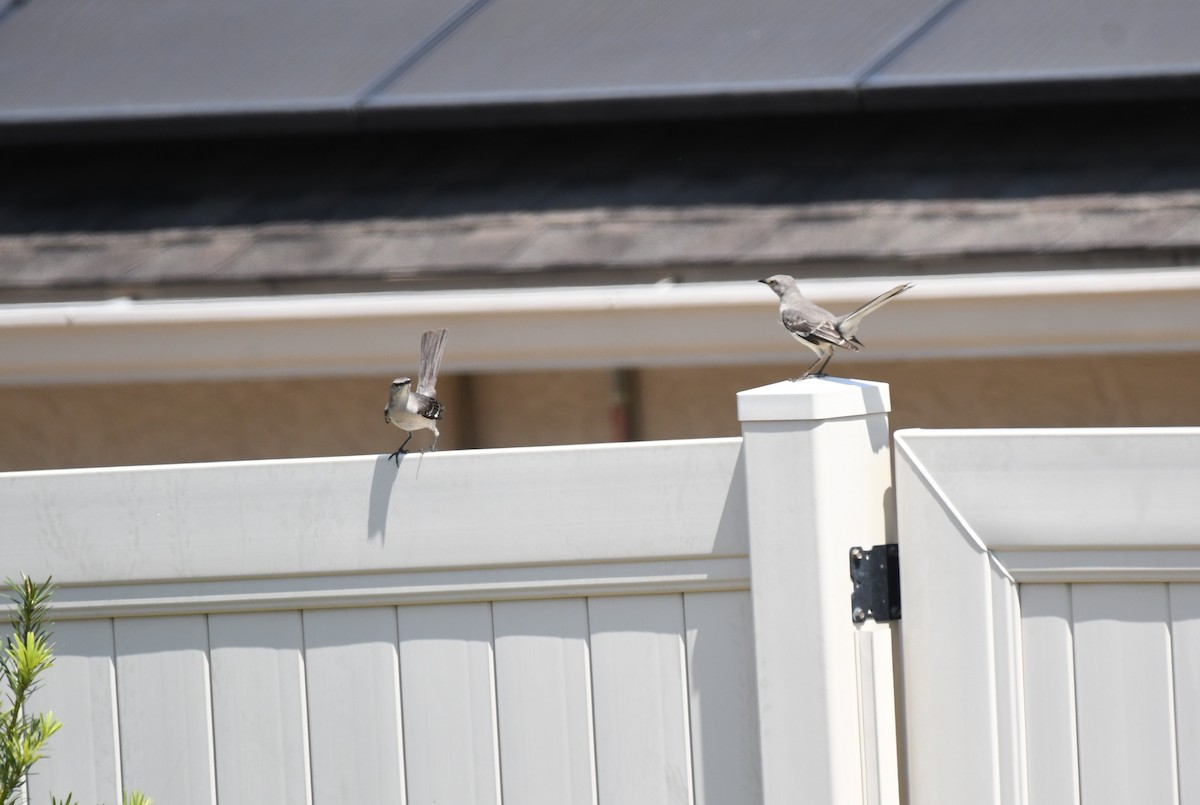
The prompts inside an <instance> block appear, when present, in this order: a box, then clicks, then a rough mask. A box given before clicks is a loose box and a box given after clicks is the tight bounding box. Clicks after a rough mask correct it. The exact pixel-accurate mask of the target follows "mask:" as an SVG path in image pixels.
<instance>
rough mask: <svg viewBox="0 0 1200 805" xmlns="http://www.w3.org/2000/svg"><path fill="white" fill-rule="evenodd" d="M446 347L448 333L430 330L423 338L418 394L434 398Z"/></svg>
mask: <svg viewBox="0 0 1200 805" xmlns="http://www.w3.org/2000/svg"><path fill="white" fill-rule="evenodd" d="M445 346H446V331H445V329H441V330H430V331H429V332H427V333H425V334H424V335H423V336H421V374H420V375H419V376H418V380H417V393H418V394H424V395H426V396H428V397H433V396H434V388H435V387H436V386H437V376H438V369H439V368H440V367H441V365H442V350H443V349H444V348H445Z"/></svg>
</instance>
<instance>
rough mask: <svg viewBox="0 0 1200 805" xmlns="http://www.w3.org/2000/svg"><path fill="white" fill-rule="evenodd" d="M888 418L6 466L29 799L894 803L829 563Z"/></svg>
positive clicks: (871, 651) (866, 534)
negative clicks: (48, 652) (34, 597)
mask: <svg viewBox="0 0 1200 805" xmlns="http://www.w3.org/2000/svg"><path fill="white" fill-rule="evenodd" d="M887 407H888V399H887V390H886V387H882V386H878V385H874V384H864V383H855V382H850V381H808V382H806V383H803V384H797V383H782V384H778V385H776V386H770V387H767V388H764V389H758V390H755V391H752V392H745V393H743V394H742V395H740V396H739V411H740V415H741V418H742V419H743V422H744V436H743V438H734V439H715V440H698V441H687V442H660V443H640V444H623V445H593V446H576V447H562V448H534V449H519V450H484V451H462V452H447V453H438V454H429V455H425V456H420V455H410V456H407V457H405V458H404V459H403V461H402V462H401V464H400V467H399V469H397V468H396V467H395V466H394V465H393V464H392V463H390V462H388V461H387V460H386V459H385V458H383V457H375V456H367V457H351V458H332V459H310V460H290V461H269V462H242V463H232V464H209V465H180V466H158V467H136V468H114V469H106V470H79V471H55V472H31V473H13V474H7V475H2V476H0V510H2V511H3V512H4V526H3V531H2V532H0V556H3V564H4V572H5V573H7V574H8V575H16V574H18V573H27V574H29V575H30V576H32V577H34V578H35V579H40V578H44V577H45V576H47V575H51V574H52V575H53V576H54V580H55V581H56V582H57V583H58V584H59V585H60V591H59V593H58V595H57V598H56V605H55V608H54V619H55V626H54V639H55V642H56V643H57V654H58V660H57V663H56V665H55V667H54V668H53V669H52V671H51V673H50V674H49V677H48V679H47V683H46V685H45V687H44V688H43V689H42V690H41V691H39V692H38V693H37V694H36V695H35V699H34V701H33V706H34V708H35V709H37V710H46V709H53V711H54V712H55V714H56V716H58V717H59V718H60V719H61V720H62V721H63V722H64V723H65V726H64V728H63V729H62V731H61V732H60V733H59V734H57V735H56V736H54V738H53V739H52V744H51V747H50V756H49V757H48V758H47V759H45V760H43V761H41V762H40V763H39V764H38V765H37V766H36V774H35V775H34V776H33V777H32V778H31V780H30V782H29V795H30V800H31V802H33V803H36V804H37V805H42V804H43V803H48V802H49V800H50V796H51V795H54V796H57V797H60V798H61V797H64V796H65V795H66V794H67V793H68V792H71V793H73V795H74V796H75V798H76V800H78V801H80V802H82V803H100V802H106V803H110V805H111V803H114V802H117V801H118V800H119V799H120V792H121V791H122V789H137V790H141V791H143V792H144V793H146V794H148V795H150V796H152V797H153V798H154V800H155V802H156V803H159V804H160V805H192V804H193V803H195V804H199V803H220V804H221V805H231V804H232V803H255V805H261V804H262V803H310V802H311V803H318V805H320V804H323V803H338V804H339V805H340V804H342V803H346V804H349V803H354V804H355V805H363V804H364V803H412V805H432V804H433V803H448V804H450V805H489V804H490V803H501V802H504V803H509V805H517V804H519V803H530V804H536V803H545V805H570V804H571V803H603V804H604V805H639V804H640V803H645V805H669V804H672V803H679V804H681V805H682V804H684V803H686V804H688V805H691V804H692V803H695V804H696V805H739V804H740V803H757V802H771V803H781V804H782V803H787V802H820V803H823V804H824V803H829V804H830V805H841V803H846V804H847V805H849V803H855V805H860V804H861V803H864V802H869V803H891V802H895V801H896V796H897V789H896V760H895V725H894V703H893V698H892V696H893V694H892V682H891V679H892V674H891V659H890V657H891V642H890V634H889V632H888V631H887V630H886V628H884V627H878V628H876V625H875V624H869V625H866V626H855V625H854V624H852V623H851V620H850V618H849V599H848V594H849V579H848V575H847V574H848V569H847V568H848V564H847V561H848V560H847V555H848V550H849V548H850V546H851V545H854V544H868V545H869V544H871V543H872V542H882V541H883V540H884V538H885V536H886V533H885V530H886V522H887V517H886V512H887V510H888V506H889V500H888V486H889V484H890V472H889V460H890V453H889V450H888V440H887V422H886V411H887ZM831 469H833V470H835V472H830V471H829V470H831Z"/></svg>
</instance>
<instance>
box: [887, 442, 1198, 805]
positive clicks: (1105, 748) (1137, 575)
mask: <svg viewBox="0 0 1200 805" xmlns="http://www.w3.org/2000/svg"><path fill="white" fill-rule="evenodd" d="M896 500H897V508H898V520H899V527H900V542H901V548H902V556H903V559H902V562H901V570H902V575H903V584H904V616H903V619H902V620H901V622H900V623H901V629H900V631H901V633H902V634H903V644H904V650H903V669H904V692H905V697H904V701H905V709H904V716H905V721H906V723H907V757H908V763H907V770H908V781H909V800H910V802H912V803H914V805H916V804H917V803H920V805H961V803H968V802H969V803H973V804H976V805H991V804H992V803H995V805H1001V804H1002V803H1003V804H1004V805H1007V804H1008V803H1029V804H1030V805H1062V804H1065V805H1071V804H1072V803H1084V805H1131V804H1132V803H1136V804H1137V805H1197V803H1200V764H1198V763H1197V759H1198V758H1200V429H1198V428H1161V429H1156V428H1139V429H1134V428H1130V429H1120V430H1117V429H1092V430H1089V429H1077V430H995V431H907V432H905V431H902V432H900V433H897V434H896Z"/></svg>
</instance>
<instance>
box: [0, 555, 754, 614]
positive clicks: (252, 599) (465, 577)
mask: <svg viewBox="0 0 1200 805" xmlns="http://www.w3.org/2000/svg"><path fill="white" fill-rule="evenodd" d="M749 588H750V567H749V562H748V561H747V559H746V558H745V557H741V558H707V559H680V560H664V561H644V562H599V563H587V564H582V563H581V564H571V565H566V564H564V565H527V566H522V567H500V568H473V569H467V570H434V571H429V570H426V571H402V572H395V573H366V574H335V575H327V576H299V577H287V578H267V579H231V580H219V581H192V582H187V581H182V582H157V583H146V584H111V585H80V586H65V587H59V588H58V589H57V591H56V592H55V594H54V614H53V618H54V619H55V620H56V621H60V620H74V619H80V618H82V619H87V618H121V617H140V616H147V615H191V614H214V613H231V612H265V611H272V610H292V609H330V608H342V607H373V606H396V605H413V604H448V603H462V602H470V601H506V600H517V599H545V598H575V597H596V596H609V595H655V594H663V593H695V592H723V591H729V590H748V589H749ZM12 607H13V605H11V604H3V605H0V613H5V612H8V611H10V610H11V609H12Z"/></svg>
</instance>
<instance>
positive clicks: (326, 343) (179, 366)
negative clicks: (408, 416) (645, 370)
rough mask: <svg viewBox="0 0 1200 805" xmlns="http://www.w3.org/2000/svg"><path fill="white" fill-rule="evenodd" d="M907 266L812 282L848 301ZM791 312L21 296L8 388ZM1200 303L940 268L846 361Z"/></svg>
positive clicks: (290, 365)
mask: <svg viewBox="0 0 1200 805" xmlns="http://www.w3.org/2000/svg"><path fill="white" fill-rule="evenodd" d="M906 279H909V278H908V277H873V278H862V279H843V280H810V281H806V282H805V283H804V286H803V287H804V289H805V290H806V291H807V292H808V293H809V294H810V295H811V297H812V298H813V299H814V300H815V301H817V302H818V303H820V304H823V305H826V306H828V307H830V308H831V309H833V310H835V311H843V310H845V311H848V310H851V309H853V308H854V307H856V306H857V305H859V304H861V303H862V302H864V301H865V300H867V299H870V298H871V297H873V296H875V295H876V294H878V293H880V292H882V291H883V290H886V289H887V288H889V287H891V286H892V285H894V284H896V283H898V282H900V281H903V280H906ZM776 309H777V306H776V300H775V297H774V295H773V294H772V293H771V292H770V291H769V290H768V289H767V288H766V287H765V286H762V285H759V284H758V283H755V282H705V283H687V284H672V283H660V284H657V285H641V286H613V287H590V288H554V289H506V290H495V291H457V292H448V291H428V292H400V293H378V294H334V295H311V296H276V297H252V298H242V299H189V300H148V301H135V300H130V299H114V300H110V301H104V302H87V303H51V304H19V305H8V306H0V385H38V384H54V383H87V382H125V381H165V380H183V379H190V378H203V379H231V378H264V377H321V376H335V375H357V374H381V375H385V376H388V377H391V376H392V375H393V374H394V373H395V372H396V371H397V370H398V369H399V368H401V367H403V366H407V365H409V364H411V363H412V362H413V359H414V357H415V349H416V344H417V343H418V341H419V338H420V334H421V332H422V331H423V330H425V329H428V328H430V327H447V328H449V330H450V332H451V336H450V342H449V345H448V349H447V352H446V363H445V367H444V370H445V371H446V372H447V373H456V372H489V371H505V370H514V369H520V370H555V369H584V368H606V367H614V366H633V367H653V366H681V365H696V366H704V365H728V364H746V363H794V362H795V361H796V360H797V353H796V345H795V342H794V341H792V340H791V339H790V338H788V337H787V335H786V334H785V333H784V332H783V331H782V329H781V328H780V327H779V325H778V322H777V320H776V313H775V311H776ZM1197 309H1200V269H1194V268H1181V269H1170V270H1148V269H1146V270H1126V271H1120V270H1112V271H1095V272H1053V273H1021V274H988V275H976V276H930V277H923V278H918V279H917V286H916V288H914V289H913V290H911V291H909V292H908V293H906V294H905V295H904V297H903V298H902V299H900V300H897V302H895V303H893V304H891V305H889V306H888V307H887V309H886V311H883V312H881V313H877V314H876V315H875V316H873V317H872V319H871V324H870V335H869V339H868V342H869V344H870V350H869V351H868V352H864V353H863V354H861V355H853V354H851V355H845V356H843V357H842V358H840V359H839V360H849V361H851V362H853V361H855V360H897V359H936V358H965V357H979V356H1007V357H1013V356H1023V355H1054V354H1057V355H1073V354H1096V353H1128V352H1170V351H1180V350H1185V351H1196V350H1200V326H1198V325H1197V321H1196V316H1195V311H1196V310H1197ZM1014 321H1019V322H1021V326H1020V327H1013V326H1012V322H1014ZM547 332H553V333H554V338H546V337H545V334H546V333H547ZM406 345H407V346H406Z"/></svg>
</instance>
